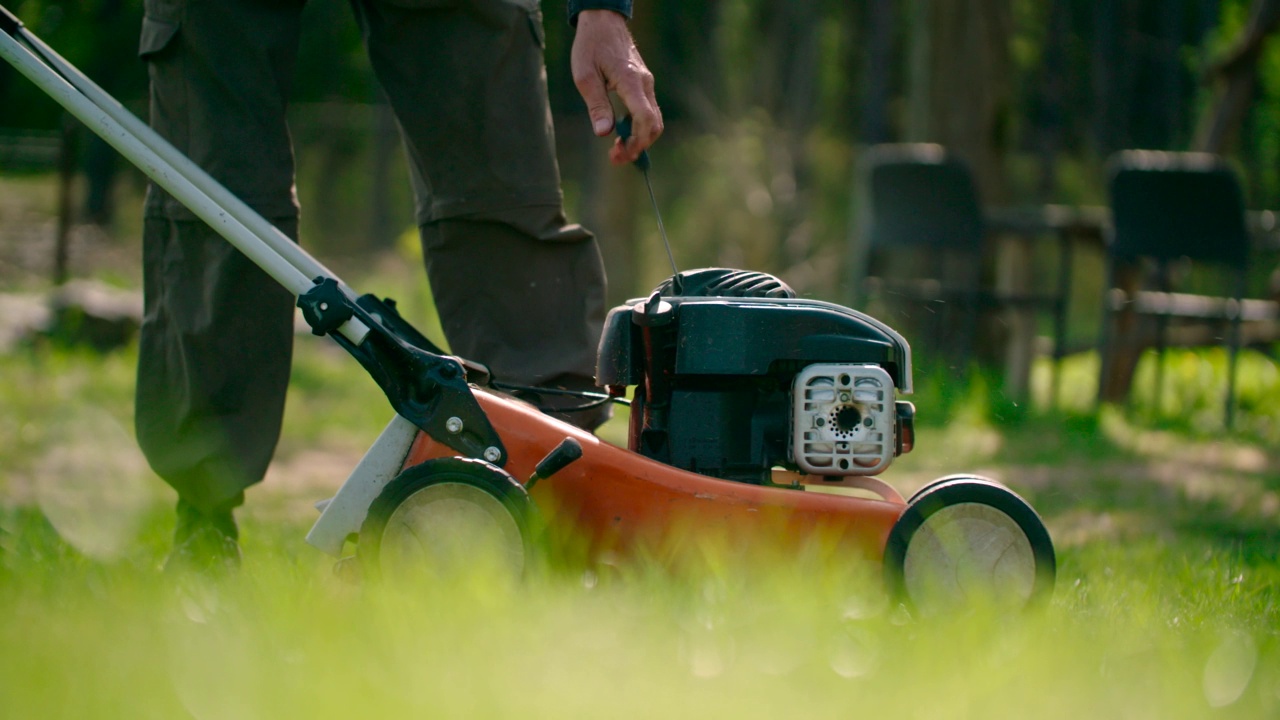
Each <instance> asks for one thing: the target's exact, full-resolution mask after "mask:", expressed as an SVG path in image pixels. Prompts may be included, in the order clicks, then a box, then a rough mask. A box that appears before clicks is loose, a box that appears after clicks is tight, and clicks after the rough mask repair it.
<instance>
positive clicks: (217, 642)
mask: <svg viewBox="0 0 1280 720" xmlns="http://www.w3.org/2000/svg"><path fill="white" fill-rule="evenodd" d="M409 271H410V270H409V269H405V272H406V273H408V272H409ZM412 271H413V272H417V271H418V270H417V268H412ZM392 284H394V283H392ZM405 297H408V296H405ZM408 302H412V301H408ZM1258 359H1259V358H1255V359H1246V362H1245V363H1244V364H1242V368H1241V375H1242V382H1241V393H1242V398H1247V400H1242V407H1248V408H1251V410H1250V412H1256V410H1254V409H1257V408H1265V407H1269V406H1267V405H1266V403H1268V402H1272V401H1273V400H1274V398H1273V396H1274V394H1275V393H1276V390H1275V386H1274V382H1275V380H1274V377H1273V375H1268V374H1267V373H1268V372H1273V371H1269V370H1268V369H1267V368H1266V367H1264V366H1263V365H1262V364H1261V363H1259V362H1258ZM135 362H136V355H135V354H134V351H133V350H129V351H126V352H123V353H117V354H112V355H105V356H103V355H94V354H88V353H81V352H78V351H69V350H65V349H59V348H56V347H51V346H46V345H37V346H35V347H31V348H25V349H22V350H20V351H18V352H15V353H13V354H10V355H6V356H3V357H0V379H2V381H0V399H2V401H3V402H4V403H5V407H6V411H7V412H5V413H2V414H0V438H3V442H0V460H2V461H3V463H2V466H3V467H4V469H5V470H4V473H3V474H2V475H0V492H2V493H3V495H2V496H0V497H2V498H3V499H2V500H0V618H3V620H0V647H3V648H5V649H6V652H4V653H0V717H6V718H8V717H15V718H27V717H41V718H43V717H55V718H56V717H77V718H82V717H91V718H97V717H104V718H105V717H120V718H148V717H156V718H172V717H196V718H202V719H203V718H256V717H261V718H278V717H299V716H305V715H311V716H316V717H353V716H354V717H365V716H373V715H380V714H382V715H398V716H405V715H407V716H427V717H478V716H479V717H509V716H520V717H541V716H554V717H565V716H568V717H598V716H610V717H613V716H622V717H646V718H647V717H668V716H670V717H706V716H711V717H724V716H735V717H736V716H742V717H777V716H788V717H844V716H849V715H855V714H856V715H862V714H873V715H874V714H882V715H885V716H888V717H901V716H908V717H972V716H992V717H1018V718H1022V717H1049V718H1053V717H1063V718H1073V719H1075V718H1081V717H1126V718H1127V717H1152V718H1177V717H1204V716H1206V715H1209V714H1211V713H1212V714H1220V715H1223V716H1228V717H1248V718H1254V717H1268V716H1275V715H1276V714H1277V713H1280V636H1278V635H1277V630H1276V628H1278V627H1280V561H1278V560H1277V557H1276V553H1275V548H1276V547H1278V546H1280V545H1277V543H1280V530H1277V527H1280V496H1278V495H1277V493H1280V471H1278V470H1277V468H1278V467H1280V465H1278V464H1277V462H1278V461H1277V459H1276V456H1275V453H1274V450H1273V449H1272V448H1271V446H1268V445H1266V444H1265V443H1261V442H1260V441H1259V440H1258V438H1259V437H1260V433H1261V431H1259V430H1258V429H1257V428H1258V427H1259V426H1257V425H1253V426H1250V428H1249V430H1248V431H1246V432H1238V433H1233V434H1231V435H1226V436H1224V435H1223V434H1222V433H1221V432H1220V431H1204V432H1200V431H1197V430H1196V429H1195V428H1192V427H1189V426H1188V425H1186V424H1183V425H1179V424H1176V423H1172V422H1169V423H1164V424H1153V423H1150V422H1147V421H1145V420H1144V418H1142V417H1141V416H1139V415H1138V414H1136V413H1135V414H1126V413H1125V412H1123V410H1122V409H1119V408H1107V409H1105V410H1104V411H1103V412H1101V413H1092V412H1091V411H1086V410H1087V409H1088V407H1089V406H1088V403H1089V402H1090V401H1091V396H1092V392H1093V389H1092V385H1088V383H1090V382H1093V380H1092V378H1095V377H1096V365H1092V366H1091V365H1090V364H1089V363H1090V362H1092V360H1091V359H1090V358H1088V357H1082V358H1072V359H1070V360H1068V361H1067V362H1066V363H1065V364H1064V368H1063V373H1064V374H1063V384H1062V390H1063V392H1062V393H1061V395H1060V397H1061V406H1060V409H1059V410H1057V411H1054V412H1047V411H1044V410H1043V409H1041V407H1040V406H1039V405H1037V410H1036V411H1035V412H1030V411H1027V412H1024V413H1022V414H1018V415H1016V417H1011V418H1005V419H1001V418H999V417H997V414H998V413H1001V412H1004V411H1005V410H1007V408H1003V409H1002V407H1001V406H1000V405H999V403H1000V400H999V398H998V397H994V398H993V395H997V394H996V393H993V391H992V390H991V387H992V385H990V384H989V383H987V382H986V381H984V380H982V379H981V377H980V376H974V377H970V378H967V379H965V380H964V381H955V380H950V379H948V380H939V381H936V382H935V381H930V382H932V383H933V384H932V385H931V384H929V383H928V382H926V383H922V390H921V393H919V394H918V396H917V397H916V398H915V400H916V401H917V402H919V403H921V409H922V416H924V417H925V420H924V421H923V422H922V424H921V428H920V433H919V436H918V442H917V449H916V451H915V452H914V453H912V454H910V455H908V456H906V457H904V458H902V459H901V460H900V461H899V462H898V463H895V466H894V467H893V468H892V469H891V470H890V472H888V473H886V476H885V479H886V480H888V481H890V482H892V483H894V484H895V485H896V486H898V487H899V488H900V489H902V490H903V491H904V492H905V491H909V490H910V489H911V486H912V485H918V484H921V483H922V482H924V481H927V480H928V479H930V478H932V477H936V476H938V475H942V474H948V473H952V472H960V471H983V472H990V473H991V474H992V475H993V476H996V477H998V478H999V479H1001V480H1004V481H1006V482H1008V483H1009V484H1010V485H1011V486H1013V487H1015V489H1017V490H1018V492H1020V493H1022V494H1023V495H1024V496H1025V497H1027V498H1028V499H1029V500H1031V501H1032V503H1033V505H1035V506H1036V507H1037V509H1038V510H1039V511H1040V512H1041V514H1042V515H1043V516H1044V517H1045V520H1046V522H1047V524H1048V525H1049V528H1050V530H1051V532H1052V533H1053V535H1054V540H1055V543H1056V545H1057V547H1058V559H1059V576H1058V585H1057V591H1056V593H1055V597H1054V599H1053V601H1052V602H1051V603H1050V604H1049V606H1048V607H1047V608H1045V609H1044V610H1043V611H1042V612H1039V613H1037V614H1032V615H1029V616H1021V615H1008V614H1001V613H998V612H993V611H991V610H983V609H980V608H979V609H974V610H971V611H968V612H965V613H962V614H959V615H958V616H955V617H944V618H937V619H930V620H924V619H917V618H914V617H912V615H911V614H910V613H909V612H908V611H907V610H906V609H904V608H900V607H897V606H894V605H892V604H890V603H888V602H887V600H886V598H885V597H884V595H883V592H882V591H881V590H880V574H879V568H878V567H877V566H875V565H874V564H871V565H863V564H860V563H859V562H858V561H857V560H855V559H852V558H845V557H842V556H838V555H837V556H833V555H831V554H830V553H824V552H821V551H820V549H814V548H806V549H802V550H800V551H794V552H791V551H788V552H781V551H771V550H770V549H769V544H768V542H767V538H765V539H762V543H761V544H760V546H759V547H756V546H755V545H753V546H752V548H750V549H744V548H737V549H736V552H735V553H730V554H729V555H728V556H727V557H726V556H723V555H721V554H719V553H717V552H715V551H712V550H707V548H714V547H715V546H716V544H715V543H714V539H711V541H706V540H705V539H704V540H702V541H699V542H697V543H693V541H692V540H689V541H688V542H689V543H691V544H690V545H689V547H692V548H694V549H695V550H696V551H695V552H693V553H692V557H693V558H694V561H693V562H690V563H683V564H675V565H673V564H672V563H670V562H665V563H658V562H648V561H632V562H619V563H606V564H600V565H596V566H590V567H589V566H587V565H585V564H583V563H582V562H581V561H580V560H575V559H573V555H572V554H569V555H566V556H564V557H560V556H553V557H554V558H555V559H554V561H548V562H547V563H543V564H542V565H539V566H538V571H537V572H535V573H533V574H532V575H531V576H530V577H528V578H525V579H523V580H520V581H515V582H513V581H512V579H511V578H506V577H502V576H499V575H495V574H493V573H486V572H484V571H481V570H479V569H476V570H474V571H471V572H463V573H462V574H460V575H451V576H449V577H447V578H443V579H435V580H433V581H430V582H414V581H408V582H407V583H397V582H393V583H387V584H375V583H370V582H365V583H362V584H350V583H348V582H345V581H343V580H341V579H339V578H338V577H337V576H335V574H334V573H333V572H332V559H331V558H329V557H327V556H324V555H322V554H321V553H319V552H318V551H315V550H313V549H312V548H310V547H309V546H306V545H305V544H304V543H303V541H302V538H303V536H304V535H305V532H306V529H307V526H308V525H309V523H310V521H311V520H313V519H314V517H315V514H314V511H313V510H312V509H311V508H310V503H311V502H314V501H315V500H317V499H320V498H322V497H325V496H326V495H327V494H328V492H329V491H331V489H332V488H330V487H328V486H326V485H325V483H328V482H340V480H341V478H342V477H345V474H346V472H347V471H349V470H350V468H351V467H352V466H353V465H354V463H355V462H356V461H357V460H358V458H359V456H360V454H361V453H362V452H363V450H364V449H365V448H366V447H367V445H368V443H369V442H371V441H372V438H373V437H374V436H375V435H376V434H377V432H378V431H379V430H380V429H381V428H382V426H383V425H384V424H385V422H386V419H387V417H389V413H390V410H389V408H388V407H387V404H386V400H385V398H384V397H383V396H382V394H381V391H380V390H378V389H377V387H376V386H375V385H374V384H373V383H372V382H371V381H369V379H368V378H367V377H366V376H365V375H364V374H363V372H362V371H360V370H359V368H358V367H357V366H356V365H355V364H354V363H353V362H352V361H351V360H350V359H349V358H346V357H345V356H343V355H341V354H340V353H336V352H332V351H331V348H329V347H328V345H327V344H325V343H324V342H322V341H312V340H310V339H308V340H304V341H301V342H300V343H299V352H298V354H297V362H296V366H295V373H294V380H293V384H292V385H291V389H290V396H289V406H288V411H287V412H288V417H287V418H286V422H285V431H284V432H285V436H284V439H283V440H282V443H281V449H280V453H279V456H278V458H277V460H278V461H277V463H276V466H275V468H273V473H276V474H273V475H272V476H271V478H270V479H269V481H268V482H267V483H266V484H264V485H263V486H260V487H258V488H255V489H254V490H253V491H252V492H251V493H250V495H249V502H248V504H247V506H246V507H245V509H244V511H243V512H242V513H241V521H242V527H243V545H244V552H245V560H244V566H243V569H242V571H241V572H240V573H239V574H237V575H235V576H232V577H229V578H226V579H225V580H223V581H220V582H214V583H210V584H201V583H191V582H179V581H178V580H176V579H174V578H171V577H166V576H164V575H163V574H161V573H160V572H159V569H158V568H159V566H160V564H161V562H162V559H163V557H164V555H165V553H166V552H167V550H168V535H169V533H170V532H171V530H172V523H173V518H172V511H171V509H170V507H169V503H170V502H171V500H170V494H169V492H168V491H167V490H166V489H164V487H163V485H162V484H161V483H160V482H159V480H158V479H156V478H154V477H153V476H151V474H150V472H149V471H148V470H146V468H145V464H142V461H141V458H140V456H139V455H138V452H137V449H136V446H135V445H134V444H133V440H132V413H131V406H132V405H131V403H132V388H133V365H134V363H135ZM1185 362H1186V365H1187V367H1188V368H1191V369H1183V364H1184V361H1183V360H1181V359H1179V360H1178V361H1177V363H1176V367H1177V368H1178V370H1177V373H1179V375H1178V378H1179V379H1177V380H1174V379H1172V373H1171V376H1170V378H1171V379H1170V382H1171V383H1172V382H1194V378H1195V377H1198V375H1195V373H1198V372H1202V371H1203V367H1202V365H1203V363H1206V362H1207V363H1209V364H1210V365H1211V366H1212V365H1213V363H1214V362H1216V360H1215V359H1214V357H1213V356H1212V355H1210V356H1208V357H1207V359H1204V360H1195V361H1194V362H1192V361H1185ZM1174 366H1175V364H1174V363H1171V365H1170V367H1171V368H1173V367H1174ZM1041 372H1042V370H1041V369H1040V368H1038V369H1037V373H1041ZM1188 373H1189V374H1188ZM1037 377H1039V375H1037ZM1188 378H1190V379H1189V380H1188ZM1246 378H1247V379H1246ZM1141 380H1142V378H1141V377H1140V378H1139V381H1141ZM1038 382H1039V381H1038ZM1268 383H1270V384H1268ZM1216 402H1217V401H1216V400H1213V399H1212V398H1211V399H1210V400H1209V401H1207V402H1206V404H1205V407H1206V408H1207V409H1212V408H1213V407H1214V406H1215V403H1216ZM1139 403H1141V400H1140V401H1139ZM1206 412H1208V410H1206ZM1254 417H1256V414H1255V416H1254ZM625 430H626V426H625V413H624V412H619V413H618V416H617V417H616V419H615V420H614V421H613V423H612V424H611V426H610V429H609V431H608V433H609V435H610V437H611V438H612V439H614V440H615V441H624V438H625ZM1262 436H1265V435H1262ZM309 458H310V459H313V460H314V462H318V463H320V464H322V465H323V467H313V466H312V465H308V463H309V462H313V460H308V459H309ZM317 458H318V460H317ZM321 477H323V480H321V479H318V478H321ZM673 537H677V538H678V539H679V540H683V539H684V538H683V536H677V535H675V534H673Z"/></svg>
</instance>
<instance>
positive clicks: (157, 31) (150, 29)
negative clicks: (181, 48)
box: [138, 16, 178, 60]
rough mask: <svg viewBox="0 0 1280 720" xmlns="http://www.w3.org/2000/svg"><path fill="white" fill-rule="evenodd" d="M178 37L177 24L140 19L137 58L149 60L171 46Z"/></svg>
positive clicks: (150, 18) (148, 17)
mask: <svg viewBox="0 0 1280 720" xmlns="http://www.w3.org/2000/svg"><path fill="white" fill-rule="evenodd" d="M177 35H178V23H177V22H168V21H165V20H157V19H155V18H153V17H150V16H146V17H143V18H142V35H141V37H139V39H138V57H140V58H142V59H143V60H151V59H153V58H155V57H156V56H157V55H159V54H160V53H162V52H164V50H165V49H166V48H168V47H169V46H170V45H172V44H173V39H174V38H175V37H176V36H177Z"/></svg>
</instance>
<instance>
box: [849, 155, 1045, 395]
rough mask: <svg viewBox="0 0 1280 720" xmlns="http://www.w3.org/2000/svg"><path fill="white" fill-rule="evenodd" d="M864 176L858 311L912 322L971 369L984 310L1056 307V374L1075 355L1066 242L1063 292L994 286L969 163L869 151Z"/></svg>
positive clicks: (857, 258)
mask: <svg viewBox="0 0 1280 720" xmlns="http://www.w3.org/2000/svg"><path fill="white" fill-rule="evenodd" d="M859 175H860V178H859V179H860V182H859V191H860V194H861V196H862V197H861V202H860V205H859V207H860V212H859V213H858V217H859V222H860V223H861V228H860V231H859V232H858V233H856V235H855V236H856V237H857V238H859V242H860V244H861V247H859V248H857V249H856V250H855V252H854V257H855V265H856V267H855V269H854V277H855V278H857V281H856V282H855V289H856V291H857V292H856V296H855V299H854V302H855V305H856V304H863V303H865V304H869V305H871V306H872V307H874V310H873V314H874V313H875V312H880V313H882V314H884V315H886V318H885V319H886V320H888V321H889V322H890V324H893V323H894V322H900V323H903V324H904V326H905V328H906V332H908V333H918V334H919V335H920V336H921V337H924V338H927V339H928V340H929V342H930V344H931V345H933V346H934V348H935V349H937V350H939V351H941V352H943V353H947V354H949V355H951V356H952V357H953V358H954V359H955V360H956V361H957V363H958V365H959V366H960V367H963V366H964V365H965V364H967V362H968V359H969V355H970V353H971V351H972V349H973V344H974V341H975V337H976V335H977V332H978V320H979V317H980V314H981V312H982V311H984V310H988V309H991V308H1014V309H1031V310H1037V309H1038V310H1048V311H1049V312H1050V313H1051V314H1052V316H1053V335H1054V337H1053V357H1054V361H1055V367H1056V362H1057V360H1058V359H1060V358H1061V357H1062V356H1063V354H1064V352H1065V345H1064V342H1065V337H1066V313H1067V297H1068V292H1067V291H1068V285H1069V282H1070V281H1069V274H1068V268H1069V258H1068V256H1067V254H1066V253H1067V252H1068V246H1067V244H1066V243H1065V242H1064V243H1063V244H1062V255H1061V256H1060V258H1059V269H1060V272H1059V276H1058V279H1057V286H1056V291H1055V292H1052V293H1014V292H1000V291H997V290H993V289H989V288H987V287H984V285H983V282H982V275H983V269H984V266H985V265H986V264H987V260H988V250H989V247H988V243H987V237H988V232H987V223H986V221H985V219H984V216H983V211H982V205H981V203H980V202H979V199H978V192H977V189H976V187H975V185H974V181H973V176H972V173H971V172H970V171H969V168H968V166H967V165H966V164H965V163H964V162H963V161H961V160H960V159H959V158H956V157H954V156H952V155H950V154H948V153H947V152H946V150H945V149H944V148H942V147H941V146H939V145H933V144H923V143H917V144H901V145H896V144H892V145H877V146H874V147H872V148H871V149H869V150H868V151H867V152H866V153H865V155H864V158H863V162H862V167H861V168H860V172H859ZM904 256H905V257H904ZM877 305H884V306H885V307H876V306H877ZM893 305H897V306H899V307H898V308H894V307H890V306H893ZM913 309H920V310H922V311H923V312H925V313H928V315H927V317H926V319H925V322H923V323H921V322H916V321H917V320H918V318H916V317H913V315H912V313H913ZM908 337H911V334H909V335H908ZM913 340H915V338H913ZM1055 385H1056V382H1055Z"/></svg>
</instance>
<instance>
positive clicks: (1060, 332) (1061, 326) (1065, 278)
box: [1049, 230, 1071, 409]
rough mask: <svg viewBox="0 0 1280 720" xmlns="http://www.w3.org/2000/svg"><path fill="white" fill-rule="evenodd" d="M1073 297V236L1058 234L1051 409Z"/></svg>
mask: <svg viewBox="0 0 1280 720" xmlns="http://www.w3.org/2000/svg"><path fill="white" fill-rule="evenodd" d="M1070 297H1071V235H1070V234H1069V233H1067V231H1065V230H1063V231H1061V232H1059V233H1058V298H1057V301H1056V302H1055V303H1054V308H1053V311H1054V312H1053V367H1052V372H1051V374H1050V376H1049V409H1053V408H1056V407H1057V406H1058V392H1059V390H1060V388H1059V383H1060V382H1061V381H1062V356H1063V355H1065V354H1066V346H1067V303H1068V301H1069V300H1070Z"/></svg>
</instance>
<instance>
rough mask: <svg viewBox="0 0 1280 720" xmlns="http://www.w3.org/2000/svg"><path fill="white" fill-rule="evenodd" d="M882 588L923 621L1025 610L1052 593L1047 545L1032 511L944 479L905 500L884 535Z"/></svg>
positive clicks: (960, 480) (1053, 569)
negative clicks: (966, 612)
mask: <svg viewBox="0 0 1280 720" xmlns="http://www.w3.org/2000/svg"><path fill="white" fill-rule="evenodd" d="M884 571H885V581H886V584H887V585H888V588H889V591H890V592H891V593H892V594H893V596H894V597H896V598H898V599H899V600H901V601H903V602H905V603H906V604H907V605H908V606H910V607H912V608H914V609H915V610H916V611H917V612H919V613H920V614H922V615H936V614H939V613H940V612H943V611H946V610H949V609H954V608H957V607H963V606H969V605H973V604H975V603H983V602H985V603H990V604H992V605H994V606H996V607H1005V608H1008V607H1014V608H1024V607H1028V606H1031V605H1034V604H1036V603H1038V602H1041V601H1043V600H1045V599H1046V598H1048V597H1049V596H1050V595H1051V594H1052V592H1053V584H1054V579H1055V576H1056V573H1057V561H1056V558H1055V556H1054V551H1053V541H1052V540H1050V538H1049V532H1048V530H1046V529H1045V527H1044V523H1043V522H1042V521H1041V520H1040V516H1039V515H1037V514H1036V512H1035V510H1033V509H1032V508H1031V506H1030V505H1028V504H1027V502H1026V501H1025V500H1023V499H1022V498H1021V497H1018V495H1017V494H1015V493H1014V492H1013V491H1011V490H1009V489H1008V488H1006V487H1004V486H1002V485H999V484H997V483H995V482H993V481H991V480H988V479H986V478H979V477H974V476H953V477H948V478H945V479H944V480H943V481H939V482H937V483H935V484H932V485H931V486H929V487H927V488H926V489H924V490H923V491H921V492H920V493H917V494H916V496H914V497H913V498H912V499H911V502H910V505H909V506H908V507H907V510H906V512H904V513H903V514H902V517H900V518H899V519H898V522H897V523H896V524H895V525H894V526H893V529H892V530H891V531H890V533H889V541H888V544H887V545H886V547H885V555H884Z"/></svg>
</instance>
